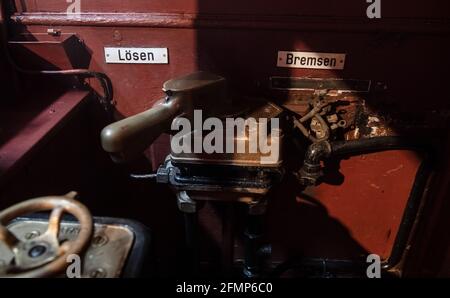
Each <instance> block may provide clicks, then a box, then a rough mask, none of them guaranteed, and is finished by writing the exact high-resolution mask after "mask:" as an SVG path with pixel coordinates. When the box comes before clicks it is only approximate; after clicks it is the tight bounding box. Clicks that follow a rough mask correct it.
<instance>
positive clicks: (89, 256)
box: [0, 219, 135, 278]
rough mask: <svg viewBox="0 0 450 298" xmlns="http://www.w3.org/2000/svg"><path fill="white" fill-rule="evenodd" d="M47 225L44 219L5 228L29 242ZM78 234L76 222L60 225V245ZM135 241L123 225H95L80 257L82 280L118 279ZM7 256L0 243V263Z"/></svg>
mask: <svg viewBox="0 0 450 298" xmlns="http://www.w3.org/2000/svg"><path fill="white" fill-rule="evenodd" d="M47 226H48V222H47V221H45V220H39V219H37V220H17V221H15V222H13V223H11V224H10V225H9V226H8V228H9V230H10V231H11V232H13V233H14V235H16V237H18V238H19V239H31V238H34V237H37V236H39V235H41V234H42V233H44V232H45V231H46V230H47ZM78 233H79V225H78V224H77V223H73V222H64V221H63V222H61V228H60V233H59V240H60V242H63V241H66V240H73V239H75V238H76V237H77V235H78ZM134 238H135V235H134V233H133V231H132V230H130V229H129V228H128V227H126V226H121V225H112V224H99V223H96V224H95V229H94V235H93V237H92V241H91V244H90V245H89V248H88V249H87V251H86V252H85V253H84V255H83V256H80V257H81V269H82V270H81V272H82V274H81V277H83V278H117V277H120V276H121V274H122V271H123V268H124V266H125V265H126V261H127V258H128V255H129V254H130V251H131V249H132V247H133V243H134ZM9 254H10V253H9V251H8V250H5V248H4V247H3V246H2V245H1V244H0V262H1V261H2V260H3V262H5V261H7V259H8V258H9V257H8V255H9ZM62 277H64V275H63V276H62Z"/></svg>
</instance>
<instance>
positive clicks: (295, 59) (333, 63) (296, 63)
mask: <svg viewBox="0 0 450 298" xmlns="http://www.w3.org/2000/svg"><path fill="white" fill-rule="evenodd" d="M277 66H278V67H289V68H310V69H344V66H345V54H336V53H315V52H289V51H279V52H278V63H277Z"/></svg>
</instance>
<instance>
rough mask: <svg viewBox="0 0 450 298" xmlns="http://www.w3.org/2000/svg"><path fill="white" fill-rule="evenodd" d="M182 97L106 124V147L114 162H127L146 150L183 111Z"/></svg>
mask: <svg viewBox="0 0 450 298" xmlns="http://www.w3.org/2000/svg"><path fill="white" fill-rule="evenodd" d="M180 106H181V105H180V97H175V98H171V99H170V100H168V101H167V102H165V103H161V104H159V105H157V106H155V107H153V108H152V109H149V110H147V111H145V112H143V113H140V114H137V115H135V116H132V117H129V118H126V119H123V120H121V121H118V122H116V123H113V124H111V125H109V126H107V127H105V128H104V129H103V131H102V133H101V140H102V146H103V149H104V150H105V151H106V152H108V153H109V154H110V155H111V157H112V159H113V161H114V162H117V163H121V162H127V161H130V160H132V159H134V158H135V157H136V156H138V155H139V154H141V153H142V152H144V150H145V149H146V148H147V147H148V146H150V145H151V144H152V143H153V142H154V141H155V140H156V139H157V138H158V137H159V136H160V135H161V134H162V133H163V132H164V131H166V130H167V129H168V128H169V126H170V124H171V122H172V120H173V119H174V118H175V117H176V116H178V115H179V114H180V113H182V112H181V107H180Z"/></svg>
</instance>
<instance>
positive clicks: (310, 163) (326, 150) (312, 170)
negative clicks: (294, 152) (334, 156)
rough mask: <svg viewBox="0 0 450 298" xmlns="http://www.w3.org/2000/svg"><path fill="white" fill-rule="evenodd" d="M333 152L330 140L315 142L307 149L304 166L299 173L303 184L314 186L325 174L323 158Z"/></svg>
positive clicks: (298, 175) (298, 177)
mask: <svg viewBox="0 0 450 298" xmlns="http://www.w3.org/2000/svg"><path fill="white" fill-rule="evenodd" d="M330 154H331V145H330V143H329V142H328V141H321V142H317V143H313V144H311V145H310V146H309V148H308V150H307V151H306V155H305V160H304V163H303V166H302V168H301V169H300V171H299V172H298V174H297V179H298V180H299V182H300V183H301V184H302V185H306V186H312V185H315V184H316V183H317V180H318V179H319V178H320V177H321V176H322V175H323V173H322V167H321V165H320V162H321V160H323V159H324V158H326V157H328V156H329V155H330Z"/></svg>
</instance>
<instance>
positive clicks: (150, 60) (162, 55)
mask: <svg viewBox="0 0 450 298" xmlns="http://www.w3.org/2000/svg"><path fill="white" fill-rule="evenodd" d="M105 61H106V63H121V64H168V63H169V53H168V50H167V48H111V47H108V48H105Z"/></svg>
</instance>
